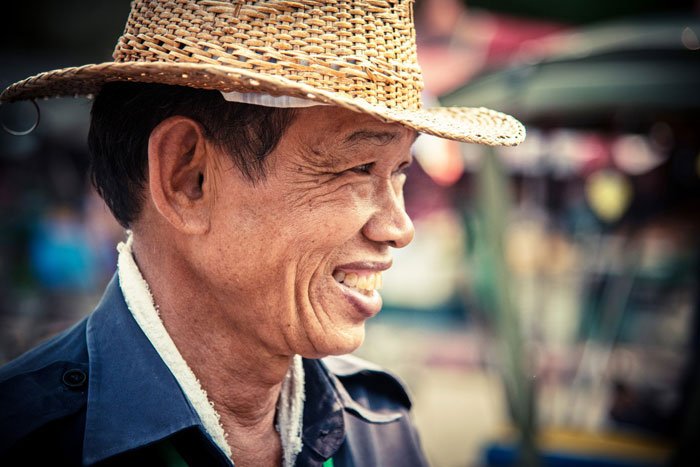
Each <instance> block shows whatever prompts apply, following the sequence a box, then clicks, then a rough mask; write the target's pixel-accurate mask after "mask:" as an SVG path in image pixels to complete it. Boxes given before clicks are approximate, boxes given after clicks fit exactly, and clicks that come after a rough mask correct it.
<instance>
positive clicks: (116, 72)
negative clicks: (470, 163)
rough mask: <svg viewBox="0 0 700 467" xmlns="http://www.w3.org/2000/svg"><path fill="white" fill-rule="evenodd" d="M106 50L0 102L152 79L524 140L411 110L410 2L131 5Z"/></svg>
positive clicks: (418, 82)
mask: <svg viewBox="0 0 700 467" xmlns="http://www.w3.org/2000/svg"><path fill="white" fill-rule="evenodd" d="M113 57H114V61H113V62H106V63H100V64H95V65H85V66H81V67H77V68H76V67H71V68H63V69H60V70H54V71H49V72H46V73H41V74H39V75H36V76H33V77H31V78H27V79H25V80H23V81H20V82H18V83H15V84H13V85H11V86H10V87H8V88H7V89H5V90H4V92H3V93H2V94H0V102H12V101H17V100H22V99H35V98H41V97H52V96H66V95H71V96H85V95H93V94H96V93H97V92H99V90H100V87H101V86H102V85H103V84H105V83H108V82H114V81H133V82H143V83H164V84H172V85H180V86H190V87H194V88H201V89H215V90H219V91H222V93H234V94H235V93H246V94H247V93H262V94H265V95H268V96H273V99H274V96H290V97H291V98H293V100H295V101H296V100H298V99H303V100H304V101H305V102H308V101H312V103H314V102H315V103H319V104H331V105H337V106H340V107H344V108H347V109H351V110H354V111H357V112H362V113H365V114H369V115H372V116H375V117H376V118H379V119H380V120H383V121H387V122H398V123H400V124H402V125H405V126H407V127H410V128H413V129H415V130H417V131H419V132H421V133H428V134H432V135H436V136H440V137H443V138H448V139H453V140H458V141H465V142H471V143H480V144H487V145H505V146H512V145H516V144H518V143H520V142H521V141H522V140H523V139H524V138H525V129H524V128H523V126H522V124H520V122H518V121H517V120H516V119H514V118H513V117H510V116H508V115H505V114H502V113H500V112H496V111H493V110H489V109H484V108H465V107H446V108H430V109H424V108H422V105H421V100H420V94H421V90H422V88H423V81H422V76H421V71H420V68H419V66H418V61H417V58H416V44H415V30H414V27H413V1H412V0H331V1H323V2H322V1H316V0H267V1H244V0H229V1H208V0H201V1H194V0H168V1H166V0H136V1H134V2H133V3H132V6H131V14H130V16H129V19H128V21H127V24H126V28H125V30H124V34H123V35H122V36H121V38H120V39H119V42H118V43H117V46H116V49H115V51H114V54H113Z"/></svg>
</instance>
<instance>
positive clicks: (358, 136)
mask: <svg viewBox="0 0 700 467" xmlns="http://www.w3.org/2000/svg"><path fill="white" fill-rule="evenodd" d="M401 135H402V132H400V131H376V130H358V131H355V132H353V133H351V134H350V135H349V136H348V137H347V138H345V140H344V141H343V143H345V144H348V145H352V144H355V143H360V142H364V141H367V142H370V143H374V144H377V145H379V146H383V145H385V144H389V143H391V142H392V141H395V140H397V139H399V138H400V137H401ZM418 135H419V133H418V132H416V131H414V132H413V140H412V141H411V144H413V143H414V142H415V141H416V138H418Z"/></svg>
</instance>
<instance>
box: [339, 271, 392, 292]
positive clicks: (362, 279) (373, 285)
mask: <svg viewBox="0 0 700 467" xmlns="http://www.w3.org/2000/svg"><path fill="white" fill-rule="evenodd" d="M333 278H334V279H335V280H336V282H338V283H340V284H343V285H344V286H346V287H349V288H351V289H355V290H357V291H359V292H360V293H362V294H364V295H367V296H371V295H373V294H374V291H375V290H379V289H381V288H382V273H381V271H378V272H369V271H368V272H344V271H336V272H334V273H333Z"/></svg>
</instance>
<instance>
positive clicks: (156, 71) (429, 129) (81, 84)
mask: <svg viewBox="0 0 700 467" xmlns="http://www.w3.org/2000/svg"><path fill="white" fill-rule="evenodd" d="M110 82H138V83H161V84H170V85H175V86H189V87H193V88H198V89H212V90H219V91H224V92H230V91H238V92H262V93H265V94H271V95H287V96H293V97H299V98H303V99H308V100H312V101H317V102H319V103H323V104H331V105H337V106H339V107H344V108H347V109H350V110H353V111H355V112H361V113H365V114H369V115H372V116H374V117H375V118H377V119H379V120H382V121H385V122H393V123H399V124H401V125H404V126H406V127H409V128H412V129H414V130H416V131H418V132H420V133H426V134H430V135H435V136H439V137H441V138H446V139H451V140H455V141H462V142H465V143H476V144H484V145H488V146H515V145H517V144H519V143H521V142H522V141H523V140H524V139H525V128H524V127H523V125H522V124H521V123H520V122H519V121H518V120H516V119H515V118H513V117H511V116H510V115H506V114H504V113H501V112H497V111H494V110H490V109H485V108H482V107H479V108H474V107H436V108H429V109H421V110H403V109H392V108H388V107H386V106H383V105H381V104H372V103H369V102H367V101H366V100H363V99H353V98H351V97H348V96H345V95H343V94H339V93H335V92H332V91H326V90H322V89H316V88H313V87H311V86H309V85H307V84H304V83H300V82H296V81H293V80H292V79H288V78H284V77H278V76H274V75H269V74H262V73H258V72H254V71H250V70H245V69H240V68H233V67H227V66H222V65H209V64H200V63H164V62H145V63H144V62H139V63H137V62H106V63H101V64H93V65H85V66H81V67H71V68H63V69H60V70H54V71H48V72H45V73H41V74H38V75H36V76H33V77H31V78H27V79H25V80H22V81H19V82H17V83H15V84H13V85H12V86H10V87H8V88H7V89H5V91H3V93H2V94H0V102H14V101H19V100H26V99H39V98H49V97H59V96H90V95H94V94H97V93H98V92H99V90H100V88H101V87H102V86H103V85H104V84H106V83H110Z"/></svg>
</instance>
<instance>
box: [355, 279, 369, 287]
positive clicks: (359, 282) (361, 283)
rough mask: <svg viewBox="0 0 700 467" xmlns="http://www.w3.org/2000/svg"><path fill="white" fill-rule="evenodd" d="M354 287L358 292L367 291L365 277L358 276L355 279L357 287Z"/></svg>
mask: <svg viewBox="0 0 700 467" xmlns="http://www.w3.org/2000/svg"><path fill="white" fill-rule="evenodd" d="M355 287H357V288H358V289H360V290H367V276H360V278H359V279H357V285H356V286H355Z"/></svg>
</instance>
